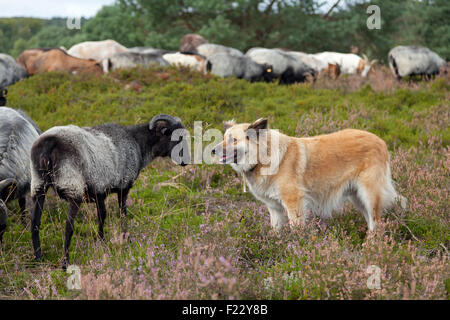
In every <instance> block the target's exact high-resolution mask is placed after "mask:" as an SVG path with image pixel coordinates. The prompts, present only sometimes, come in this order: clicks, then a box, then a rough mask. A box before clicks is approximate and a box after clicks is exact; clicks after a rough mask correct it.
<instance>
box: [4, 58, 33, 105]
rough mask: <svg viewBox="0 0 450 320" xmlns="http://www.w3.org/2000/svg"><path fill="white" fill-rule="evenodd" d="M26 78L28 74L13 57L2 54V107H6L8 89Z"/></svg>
mask: <svg viewBox="0 0 450 320" xmlns="http://www.w3.org/2000/svg"><path fill="white" fill-rule="evenodd" d="M26 77H28V73H27V72H26V71H25V70H24V69H23V68H22V67H21V66H20V65H19V64H17V62H16V61H15V60H14V59H13V58H12V57H11V56H9V55H7V54H3V53H0V107H1V106H6V94H7V93H8V90H7V89H6V88H7V87H9V86H10V85H13V84H14V83H16V82H17V81H20V80H22V79H25V78H26Z"/></svg>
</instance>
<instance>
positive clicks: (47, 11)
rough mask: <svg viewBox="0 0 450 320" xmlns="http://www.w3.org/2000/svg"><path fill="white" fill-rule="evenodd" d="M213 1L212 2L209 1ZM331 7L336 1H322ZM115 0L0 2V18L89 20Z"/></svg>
mask: <svg viewBox="0 0 450 320" xmlns="http://www.w3.org/2000/svg"><path fill="white" fill-rule="evenodd" d="M161 1H164V0H161ZM211 1H213V0H211ZM323 1H324V2H326V5H324V7H323V8H322V10H326V9H327V8H329V7H331V6H332V5H333V3H334V2H335V1H336V0H323ZM114 2H115V0H13V1H11V0H0V17H1V18H10V17H35V18H51V17H81V16H82V17H85V18H90V17H93V16H95V14H96V13H97V12H98V10H100V8H101V7H102V6H104V5H110V4H112V3H114Z"/></svg>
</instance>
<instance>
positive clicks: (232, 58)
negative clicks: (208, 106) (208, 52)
mask: <svg viewBox="0 0 450 320" xmlns="http://www.w3.org/2000/svg"><path fill="white" fill-rule="evenodd" d="M208 61H209V63H208V64H207V67H206V68H207V71H208V72H211V73H212V74H215V75H217V76H220V77H224V78H226V77H237V78H239V79H245V80H248V81H251V82H256V81H266V82H271V81H272V79H273V72H272V69H273V68H272V66H270V65H268V64H259V63H257V62H255V61H253V60H252V59H250V58H249V57H247V56H236V55H232V54H229V53H216V54H213V55H212V56H210V57H209V58H208Z"/></svg>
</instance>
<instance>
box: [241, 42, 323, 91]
mask: <svg viewBox="0 0 450 320" xmlns="http://www.w3.org/2000/svg"><path fill="white" fill-rule="evenodd" d="M245 55H246V56H247V57H249V58H251V59H252V60H253V61H255V62H257V63H259V64H268V65H271V66H273V70H272V71H273V74H274V76H275V77H278V78H279V79H280V81H279V83H280V84H291V83H295V82H304V81H306V79H307V76H314V75H315V72H314V70H313V69H312V68H310V67H309V66H307V65H306V64H305V63H304V62H302V61H301V60H300V59H298V58H297V57H295V56H294V55H291V54H289V53H288V52H283V51H282V50H279V49H266V48H252V49H250V50H248V51H247V53H246V54H245Z"/></svg>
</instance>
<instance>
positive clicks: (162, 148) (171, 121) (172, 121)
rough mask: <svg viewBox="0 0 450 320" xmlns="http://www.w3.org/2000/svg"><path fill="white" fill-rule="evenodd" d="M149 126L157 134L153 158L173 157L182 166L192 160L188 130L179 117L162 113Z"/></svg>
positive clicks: (153, 147) (153, 146)
mask: <svg viewBox="0 0 450 320" xmlns="http://www.w3.org/2000/svg"><path fill="white" fill-rule="evenodd" d="M149 128H150V131H151V132H152V133H154V135H155V143H154V144H153V145H152V156H153V158H156V157H171V159H172V160H173V161H174V162H175V163H176V164H179V165H182V166H185V165H187V164H188V163H189V162H190V153H189V145H188V141H187V131H186V129H185V128H184V126H183V124H182V123H181V120H180V119H179V118H177V117H172V116H169V115H166V114H160V115H157V116H155V117H154V118H153V119H152V120H151V121H150V125H149Z"/></svg>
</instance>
